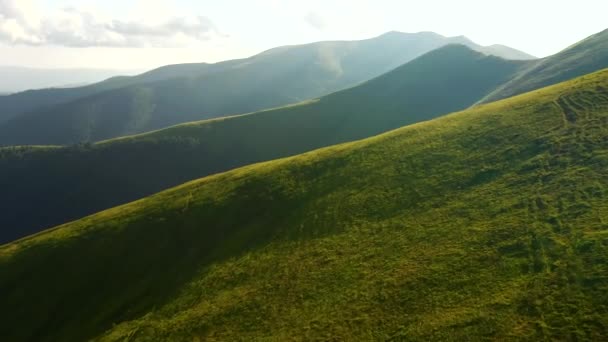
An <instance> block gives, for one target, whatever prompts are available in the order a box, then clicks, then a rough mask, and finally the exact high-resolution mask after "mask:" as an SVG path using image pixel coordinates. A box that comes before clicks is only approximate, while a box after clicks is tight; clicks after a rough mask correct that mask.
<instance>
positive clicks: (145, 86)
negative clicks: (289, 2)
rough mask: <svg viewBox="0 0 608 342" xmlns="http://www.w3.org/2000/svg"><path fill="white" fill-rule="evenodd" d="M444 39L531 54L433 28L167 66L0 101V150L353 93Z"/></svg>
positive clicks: (125, 132)
mask: <svg viewBox="0 0 608 342" xmlns="http://www.w3.org/2000/svg"><path fill="white" fill-rule="evenodd" d="M450 43H460V44H464V45H467V46H470V47H472V48H474V49H478V50H480V51H483V52H486V53H497V54H508V55H509V56H510V57H513V56H519V57H522V58H527V57H529V55H526V54H524V53H522V52H519V51H516V50H513V49H509V48H505V49H504V50H496V51H495V50H492V49H491V48H490V49H486V48H485V47H482V46H479V45H477V44H475V43H474V42H472V41H470V40H468V39H466V38H465V37H444V36H441V35H438V34H436V33H432V32H420V33H414V34H408V33H402V32H389V33H387V34H384V35H381V36H379V37H376V38H372V39H367V40H362V41H331V42H319V43H312V44H306V45H298V46H285V47H279V48H275V49H271V50H269V51H266V52H263V53H261V54H259V55H256V56H253V57H251V58H246V59H242V60H234V61H226V62H221V63H218V64H189V65H175V66H168V67H164V68H160V69H157V70H153V71H151V72H149V73H146V74H144V75H141V76H137V77H130V78H124V77H123V78H116V79H111V80H108V81H107V82H103V83H101V84H97V85H93V86H90V87H85V88H78V89H74V90H71V91H60V90H45V91H39V92H27V93H22V94H15V95H12V96H8V97H6V98H4V99H3V98H0V122H1V121H2V120H3V121H4V123H3V124H2V125H0V145H4V146H6V145H32V144H33V145H39V144H42V145H47V144H52V145H63V144H74V143H79V142H92V141H99V140H104V139H109V138H113V137H119V136H124V135H129V134H135V133H142V132H146V131H150V130H154V129H159V128H163V127H168V126H171V125H174V124H178V123H183V122H188V121H193V120H201V119H206V118H213V117H220V116H226V115H230V114H240V113H247V112H252V111H256V110H261V109H266V108H272V107H277V106H283V105H287V104H291V103H295V102H300V101H303V100H307V99H312V98H316V97H319V96H322V95H326V94H329V93H332V92H335V91H338V90H341V89H345V88H348V87H352V86H354V85H357V84H359V83H361V82H363V81H367V80H369V79H371V78H374V77H376V76H379V75H381V74H383V73H386V72H388V71H390V70H392V69H394V68H396V67H398V66H400V65H402V64H404V63H406V62H409V61H411V60H412V59H414V58H416V57H418V56H420V55H422V54H424V53H426V52H429V51H431V50H433V49H436V48H438V47H441V46H444V45H447V44H450ZM2 117H4V119H2Z"/></svg>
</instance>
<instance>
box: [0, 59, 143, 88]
mask: <svg viewBox="0 0 608 342" xmlns="http://www.w3.org/2000/svg"><path fill="white" fill-rule="evenodd" d="M141 72H142V70H106V69H38V68H24V67H14V66H0V94H2V93H5V94H6V93H17V92H22V91H25V90H31V89H42V88H67V87H76V86H83V85H85V84H90V83H97V82H101V81H103V80H105V79H108V78H111V77H114V76H117V75H135V74H139V73H141Z"/></svg>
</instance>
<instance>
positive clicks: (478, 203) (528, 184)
mask: <svg viewBox="0 0 608 342" xmlns="http://www.w3.org/2000/svg"><path fill="white" fill-rule="evenodd" d="M452 51H456V52H457V53H458V54H462V55H463V56H464V55H467V54H468V55H469V56H472V57H473V58H474V59H475V61H476V63H471V64H473V65H476V64H480V65H494V66H495V67H496V66H498V70H503V72H505V70H506V71H509V72H511V71H512V70H513V69H515V70H517V68H516V67H514V66H513V65H512V62H508V61H504V60H501V59H498V58H494V57H483V56H479V55H478V54H476V53H474V52H472V51H470V50H466V49H465V48H463V47H455V48H454V47H447V48H444V49H442V50H439V51H438V52H434V53H431V54H430V56H431V57H437V56H438V55H439V56H440V55H442V54H450V53H454V52H452ZM428 57H429V55H427V58H428ZM421 58H422V59H418V60H417V61H414V62H412V63H419V64H420V63H422V64H424V63H423V62H424V60H425V58H424V57H421ZM463 59H465V60H466V58H464V57H463ZM433 65H438V64H436V63H434V64H433ZM407 68H408V67H407V66H404V67H403V68H400V69H398V70H396V71H395V72H400V71H404V70H407ZM439 71H440V72H441V73H443V72H446V70H444V69H441V68H439ZM469 71H470V70H469ZM454 73H455V74H457V71H452V74H454ZM497 74H498V75H500V74H501V73H500V72H497ZM392 75H396V74H392V73H391V74H388V75H385V76H382V77H381V78H380V79H377V80H376V81H371V83H366V84H364V85H362V86H363V87H365V86H366V85H367V86H369V87H371V85H370V84H372V85H373V84H374V83H373V82H381V81H382V80H384V81H387V82H388V81H389V80H393V78H392V77H393V76H392ZM474 75H477V77H480V78H481V80H483V81H484V82H487V84H488V85H490V84H491V85H493V84H495V83H499V82H497V80H498V79H500V78H501V77H498V76H493V77H490V78H489V79H488V76H487V73H479V74H475V73H472V77H473V76H474ZM480 75H481V76H480ZM482 76H483V77H482ZM404 82H406V83H407V81H404ZM428 82H429V84H435V85H437V84H436V83H434V82H433V81H428ZM482 83H483V82H482ZM389 84H390V82H389ZM483 84H486V83H483ZM463 88H467V87H465V86H463ZM473 88H475V87H472V89H473ZM487 88H490V89H491V88H492V87H490V86H487V87H485V88H484V87H481V86H480V87H479V88H478V89H486V90H487ZM390 89H394V88H388V89H387V91H390ZM440 90H441V89H436V91H437V92H439V91H440ZM351 91H354V92H355V93H356V90H351ZM465 93H466V92H465ZM344 94H348V92H346V93H344ZM357 94H358V95H359V96H360V95H361V93H357ZM372 94H373V93H372ZM403 94H404V93H401V92H398V93H397V95H403ZM373 95H375V94H373ZM336 96H346V95H341V94H338V95H336ZM444 96H446V98H449V96H447V95H442V96H438V97H433V100H434V102H437V101H440V100H441V99H443V98H444ZM381 99H382V100H383V101H386V100H387V98H385V97H381ZM323 101H324V100H323V99H321V100H319V101H317V102H316V103H323ZM404 102H405V100H404ZM457 103H460V104H462V105H465V104H464V103H461V102H457ZM311 105H314V104H311ZM317 105H318V104H317ZM305 106H306V105H301V106H298V107H294V108H296V109H292V110H297V109H298V108H304V107H305ZM284 110H288V109H284ZM412 111H413V112H415V109H412ZM383 112H384V111H383V110H378V111H376V112H374V113H370V115H372V114H373V115H376V116H378V115H380V113H383ZM268 113H273V111H270V112H266V114H264V113H260V114H252V115H247V116H242V117H240V118H247V119H249V120H251V119H252V118H255V117H257V116H264V115H270V114H268ZM238 120H244V119H237V118H232V119H225V120H217V121H216V122H215V124H217V125H218V126H221V125H224V124H226V125H230V124H234V123H237V122H239V121H238ZM199 126H200V125H199ZM210 127H213V125H212V126H210ZM249 128H250V130H253V129H254V128H256V127H255V126H249ZM607 129H608V70H602V71H599V72H596V73H593V74H587V75H585V76H582V77H580V78H577V79H573V80H570V81H567V82H564V83H560V84H558V85H554V86H551V87H548V88H544V89H540V90H535V91H532V92H529V93H526V94H522V95H520V96H516V97H512V98H509V99H506V100H502V101H498V102H493V103H489V104H484V105H479V106H475V107H473V108H471V109H467V110H465V111H462V112H457V113H453V114H450V115H447V116H444V117H441V118H438V119H435V120H431V121H427V122H422V123H417V124H413V125H410V126H407V127H403V128H400V129H397V130H394V131H391V132H388V133H385V134H382V135H379V136H375V137H371V138H368V139H365V140H360V141H356V142H351V143H346V144H341V145H337V146H332V147H328V148H324V149H320V150H316V151H312V152H310V153H306V154H303V155H299V156H295V157H291V158H285V159H279V160H274V161H269V162H265V163H260V164H255V165H250V166H246V167H243V168H239V169H236V170H232V171H229V172H226V173H220V174H216V175H212V176H209V177H206V178H202V179H199V180H195V181H192V182H189V183H186V184H183V185H180V186H178V187H176V188H173V189H170V190H167V191H164V192H161V193H159V194H156V195H154V196H151V197H147V198H144V199H141V200H138V201H136V202H133V203H130V204H127V205H124V206H120V207H116V208H114V209H110V210H108V211H103V212H100V213H98V214H95V215H92V216H89V217H86V218H83V219H81V220H77V221H74V222H71V223H67V224H65V225H62V226H59V227H57V228H55V229H52V230H48V231H45V232H42V233H40V234H37V235H34V236H31V237H28V238H25V239H22V240H19V241H16V242H14V243H12V244H8V245H5V246H2V247H0V293H2V298H3V305H2V306H0V322H2V324H1V325H0V335H1V336H3V338H4V339H6V340H9V341H82V340H96V341H125V340H129V341H158V340H174V341H182V340H183V341H192V340H194V341H201V340H221V341H232V340H279V341H280V340H289V339H292V338H298V339H302V340H361V339H367V340H420V341H429V340H503V339H512V340H525V341H539V340H602V339H603V337H605V334H606V327H608V316H607V315H605V309H606V307H608V296H606V293H608V292H607V290H608V268H607V267H606V265H608V235H607V234H606V232H607V230H608V225H607V223H608V206H607V205H606V203H607V201H606V198H607V196H608V178H607V177H606V172H605V170H606V168H607V167H608V139H606V137H607V136H608V131H607ZM156 134H160V133H156ZM126 140H133V139H126ZM104 144H105V145H107V144H110V143H109V142H108V143H104ZM104 144H101V146H104ZM101 146H100V147H98V148H101ZM227 158H228V157H227ZM115 162H116V163H118V164H119V163H120V162H121V161H119V160H115ZM45 175H46V173H45V172H41V173H40V176H45ZM142 176H143V175H142Z"/></svg>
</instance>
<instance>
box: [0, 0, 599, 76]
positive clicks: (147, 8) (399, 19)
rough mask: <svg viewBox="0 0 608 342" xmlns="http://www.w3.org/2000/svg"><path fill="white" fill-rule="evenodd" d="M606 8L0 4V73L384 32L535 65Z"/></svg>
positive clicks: (108, 0)
mask: <svg viewBox="0 0 608 342" xmlns="http://www.w3.org/2000/svg"><path fill="white" fill-rule="evenodd" d="M606 13H608V1H606V0H577V1H571V0H552V1H548V0H525V1H524V0H510V1H505V0H500V1H494V0H485V1H478V0H459V1H453V0H416V1H412V0H306V1H303V0H172V1H170V0H0V65H11V66H27V67H40V68H103V69H124V70H126V69H131V70H132V69H151V68H154V67H158V66H162V65H167V64H176V63H191V62H217V61H221V60H226V59H234V58H243V57H247V56H250V55H253V54H256V53H259V52H261V51H264V50H267V49H269V48H273V47H276V46H282V45H293V44H303V43H309V42H315V41H321V40H356V39H365V38H371V37H375V36H378V35H380V34H382V33H385V32H388V31H402V32H420V31H433V32H437V33H439V34H442V35H445V36H460V35H464V36H467V37H468V38H470V39H472V40H473V41H475V42H476V43H478V44H482V45H491V44H504V45H508V46H510V47H513V48H516V49H520V50H522V51H525V52H527V53H530V54H532V55H535V56H537V57H544V56H547V55H551V54H553V53H556V52H558V51H560V50H562V49H564V48H566V47H567V46H569V45H571V44H573V43H575V42H577V41H579V40H581V39H583V38H585V37H587V36H589V35H591V34H593V33H596V32H599V31H602V30H604V29H606V28H608V20H606Z"/></svg>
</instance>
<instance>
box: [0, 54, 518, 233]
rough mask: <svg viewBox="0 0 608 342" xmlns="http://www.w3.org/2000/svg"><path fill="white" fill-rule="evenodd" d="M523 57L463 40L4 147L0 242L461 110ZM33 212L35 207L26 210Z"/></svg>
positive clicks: (0, 164) (0, 170)
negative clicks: (286, 98) (211, 106)
mask: <svg viewBox="0 0 608 342" xmlns="http://www.w3.org/2000/svg"><path fill="white" fill-rule="evenodd" d="M520 65H521V64H520V63H519V62H512V61H505V60H503V59H499V58H497V57H487V56H484V55H482V54H480V53H477V52H474V51H472V50H470V49H468V48H466V47H463V46H457V45H454V46H447V47H444V48H442V49H439V50H435V51H433V52H431V53H429V54H427V55H425V56H422V57H420V58H419V59H417V60H415V61H412V62H411V63H408V64H407V65H405V66H402V67H400V68H398V69H396V70H394V71H392V72H390V73H388V74H385V75H383V76H381V77H378V78H376V79H374V80H372V81H369V82H367V83H365V84H362V85H360V86H358V87H355V88H351V89H349V90H345V91H342V92H339V93H335V94H332V95H329V96H327V97H323V98H321V99H319V100H318V101H313V102H309V103H305V104H301V105H297V106H291V107H286V108H279V109H276V110H270V111H264V112H259V113H255V114H252V115H245V116H239V117H233V118H229V119H222V120H212V121H203V122H197V123H194V124H188V125H183V126H177V127H174V128H171V129H167V130H162V131H158V132H155V133H151V134H147V135H140V136H136V137H130V138H125V139H117V140H113V141H109V142H106V143H102V144H97V145H92V146H89V147H83V146H79V147H72V148H65V149H57V150H52V151H48V150H39V149H33V150H32V149H23V148H20V149H17V150H14V149H4V150H0V188H2V189H4V191H3V193H1V194H0V206H1V207H4V208H9V209H10V210H7V213H6V214H5V215H4V216H2V217H0V227H4V229H3V231H2V233H0V243H1V242H7V241H11V240H13V239H15V238H17V237H22V236H26V235H29V234H32V233H34V232H36V231H39V230H41V229H43V228H48V227H50V226H53V225H57V224H61V223H64V222H67V221H69V220H72V219H77V218H80V217H83V216H85V215H88V214H92V213H94V212H97V211H100V210H104V209H107V208H110V207H113V206H116V205H119V204H123V203H126V202H129V201H132V200H136V199H138V198H141V197H144V196H147V195H150V194H152V193H155V192H158V191H161V190H164V189H167V188H169V187H171V186H175V185H178V184H181V183H183V182H186V181H189V180H192V179H196V178H199V177H203V176H206V175H209V174H212V173H217V172H222V171H226V170H229V169H232V168H235V167H240V166H243V165H247V164H250V163H254V162H260V161H265V160H271V159H275V158H279V157H285V156H289V155H295V154H298V153H302V152H306V151H310V150H313V149H316V148H320V147H324V146H330V145H333V144H336V143H341V142H346V141H352V140H356V139H361V138H366V137H369V136H373V135H376V134H378V133H382V132H385V131H388V130H391V129H395V128H397V127H401V126H403V125H406V124H410V123H414V122H419V121H422V120H428V119H431V118H434V117H436V116H438V115H442V114H445V113H449V112H452V111H456V110H460V109H464V108H467V107H468V106H470V105H471V104H473V103H475V102H476V101H477V100H479V99H480V98H481V97H483V96H484V95H485V94H487V93H489V92H490V91H492V90H493V89H494V88H495V87H496V86H497V85H499V84H501V83H503V82H504V81H505V80H507V79H508V78H509V77H510V76H511V75H513V74H514V73H515V72H516V71H517V70H518V68H519V67H520ZM32 213H35V214H32Z"/></svg>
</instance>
